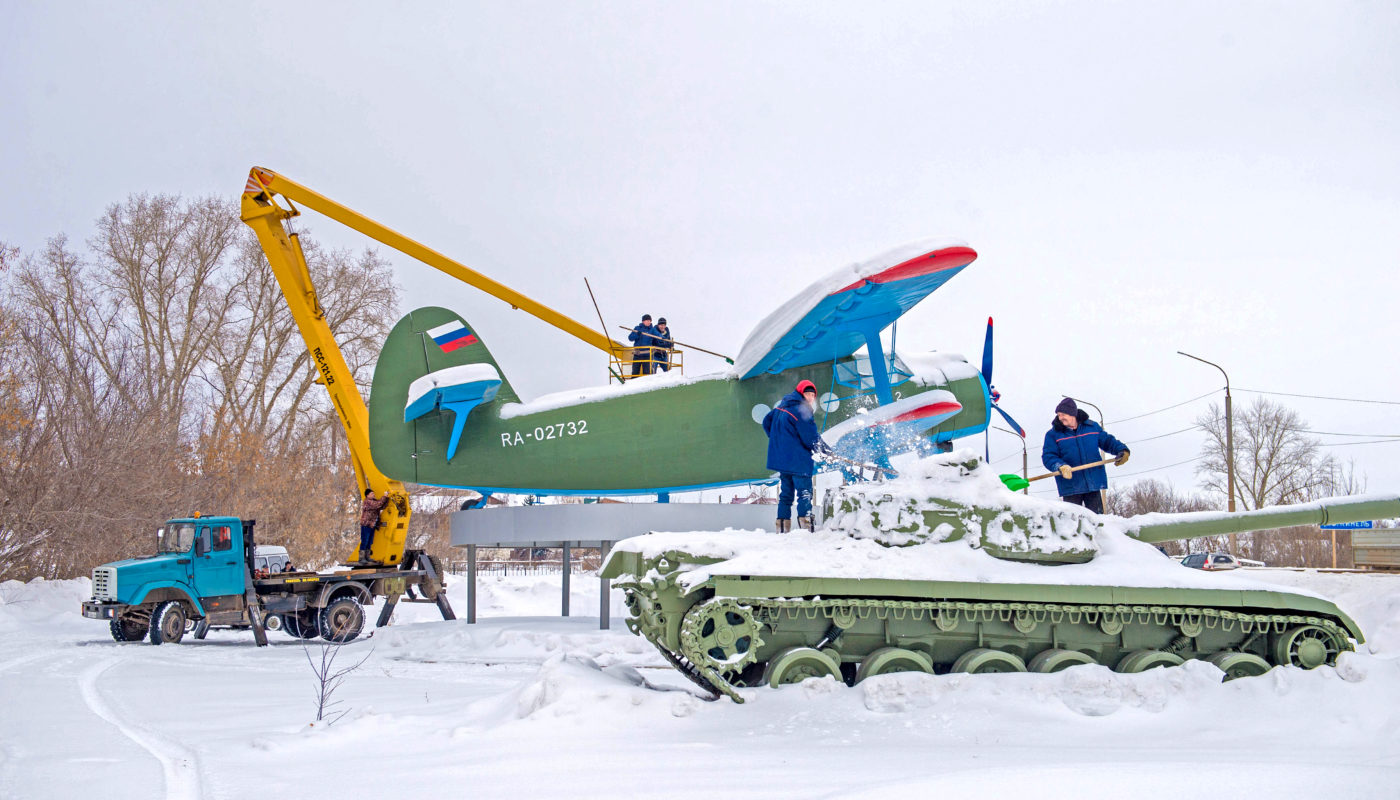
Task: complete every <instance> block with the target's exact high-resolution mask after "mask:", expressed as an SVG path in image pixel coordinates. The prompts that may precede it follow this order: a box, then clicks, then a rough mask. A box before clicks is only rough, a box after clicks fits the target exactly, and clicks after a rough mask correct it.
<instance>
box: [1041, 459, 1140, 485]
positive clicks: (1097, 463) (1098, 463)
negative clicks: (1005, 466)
mask: <svg viewBox="0 0 1400 800" xmlns="http://www.w3.org/2000/svg"><path fill="white" fill-rule="evenodd" d="M1117 460H1118V456H1114V457H1113V458H1105V459H1104V460H1103V461H1095V462H1094V463H1092V464H1080V465H1079V466H1077V467H1070V468H1069V471H1070V472H1078V471H1079V470H1081V469H1089V468H1090V467H1102V466H1103V465H1104V464H1112V463H1113V462H1115V461H1117ZM1059 474H1060V473H1058V472H1047V473H1045V474H1044V475H1037V476H1035V477H1034V478H1031V479H1029V480H1028V481H1027V483H1034V482H1036V481H1038V480H1043V479H1045V478H1053V477H1055V476H1056V475H1059Z"/></svg>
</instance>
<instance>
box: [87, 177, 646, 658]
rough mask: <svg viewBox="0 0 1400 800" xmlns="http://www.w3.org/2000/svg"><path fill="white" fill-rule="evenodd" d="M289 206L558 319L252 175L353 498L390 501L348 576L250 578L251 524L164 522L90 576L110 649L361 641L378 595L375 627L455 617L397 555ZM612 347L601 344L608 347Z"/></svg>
mask: <svg viewBox="0 0 1400 800" xmlns="http://www.w3.org/2000/svg"><path fill="white" fill-rule="evenodd" d="M278 197H281V198H282V199H283V200H284V201H285V202H286V206H285V207H284V206H282V205H279V204H278V203H277V198H278ZM294 200H295V201H297V202H302V203H304V204H306V205H308V206H310V207H311V208H313V209H316V210H319V211H321V212H322V213H325V214H327V215H328V216H329V217H331V218H332V219H334V220H336V221H338V222H341V223H342V224H344V225H346V226H348V227H350V228H353V229H355V230H357V231H360V232H361V233H364V234H366V235H368V236H370V237H371V238H374V239H376V240H377V241H380V242H381V243H383V244H386V245H388V246H390V247H393V248H394V249H396V250H398V251H400V252H402V253H405V254H406V255H409V256H412V257H414V258H418V259H419V260H422V261H424V263H427V264H429V265H430V266H433V267H436V268H438V269H440V270H443V271H444V272H447V273H448V274H450V275H453V276H454V277H457V278H459V279H461V280H464V281H466V282H468V283H471V284H473V285H483V284H484V285H486V286H487V288H488V290H491V291H493V293H494V294H496V295H497V296H498V297H502V298H503V299H507V300H509V301H510V302H511V303H512V305H516V306H517V307H522V308H528V309H530V310H531V311H532V313H536V314H537V315H539V314H545V315H553V316H554V317H560V318H561V319H562V317H561V315H559V314H558V313H557V312H553V311H551V310H549V309H547V308H544V307H543V306H540V305H539V304H538V303H535V302H534V301H532V300H529V299H528V298H525V297H523V296H518V295H517V294H516V293H514V292H511V291H510V290H508V289H506V288H505V287H503V286H500V285H499V284H495V283H494V282H492V281H489V279H487V278H485V277H484V276H482V275H480V274H479V273H476V272H474V271H472V270H470V269H467V268H466V267H464V266H462V265H460V264H457V263H456V262H453V261H450V260H449V259H446V258H445V257H443V256H441V255H440V254H438V253H435V252H434V251H431V250H428V249H427V248H425V247H423V246H422V245H420V244H418V243H417V242H413V241H412V240H409V239H406V238H405V237H403V236H400V235H399V234H396V233H394V232H393V231H390V230H389V229H387V228H385V227H383V226H382V225H379V224H378V223H376V222H374V221H373V220H370V219H368V218H367V217H365V216H363V215H361V214H358V213H356V212H355V211H352V210H351V209H349V208H346V207H345V206H342V205H340V204H339V203H336V202H335V201H333V200H331V199H329V198H327V197H324V196H322V195H320V194H318V193H316V192H314V191H312V190H310V189H308V188H307V187H305V186H302V185H300V184H298V183H296V182H294V181H290V180H288V179H286V178H284V177H282V176H280V175H277V174H276V173H274V172H272V171H270V170H266V169H262V168H260V167H254V168H253V169H252V170H251V171H250V172H249V174H248V181H247V183H246V184H245V185H244V187H243V197H242V206H241V208H242V219H243V222H244V223H245V224H247V225H248V226H249V227H250V228H252V229H253V232H254V233H255V234H256V235H257V237H258V244H259V245H260V246H261V247H262V250H263V254H264V255H265V256H267V261H268V265H269V266H270V267H271V268H272V274H273V276H274V277H276V279H277V285H278V287H279V288H281V290H282V297H283V299H285V300H286V301H287V308H288V310H289V311H290V312H291V314H292V318H293V320H294V321H295V322H296V325H297V329H298V331H299V332H300V333H301V336H302V339H303V341H304V342H305V343H306V349H307V352H308V353H309V354H310V355H311V357H312V359H313V361H314V362H315V368H316V371H317V372H318V373H319V376H318V378H317V383H320V384H321V385H322V386H324V387H325V388H326V392H327V394H328V395H330V400H331V405H332V406H333V407H334V408H335V410H336V413H337V414H338V415H339V417H340V422H341V425H342V426H343V427H344V429H345V437H346V440H347V442H348V445H349V451H350V460H351V464H352V466H353V467H354V471H355V479H356V482H357V484H358V485H359V487H360V490H361V491H362V492H363V491H364V490H366V489H373V490H374V491H375V492H376V493H377V494H378V495H379V496H381V497H387V498H389V499H390V500H391V501H392V502H390V503H388V504H386V505H385V506H384V508H383V509H382V510H381V511H380V512H379V530H378V531H377V532H376V533H375V535H374V537H373V543H372V545H371V546H370V550H369V552H361V550H360V549H359V548H358V547H357V548H356V550H355V554H354V555H353V556H352V557H351V558H350V559H348V561H347V563H346V564H345V565H344V566H347V567H350V569H348V570H345V571H338V572H324V573H308V572H299V573H292V574H288V573H281V574H278V575H275V576H272V577H258V576H256V575H255V573H254V569H253V566H254V551H255V547H256V545H255V542H254V540H253V527H254V524H255V523H254V521H253V520H242V519H239V518H237V517H200V516H198V515H196V516H194V517H192V518H188V519H174V520H170V521H169V522H168V523H167V525H166V527H164V528H161V529H160V534H159V542H160V546H159V547H158V553H157V554H156V555H154V556H147V557H144V558H136V559H127V560H125V561H117V562H113V563H110V564H104V565H102V566H100V567H97V568H96V569H94V570H93V572H92V577H93V596H92V599H91V600H88V601H87V602H85V603H83V607H82V610H83V616H85V617H89V618H92V619H105V620H108V622H109V624H110V626H111V632H112V638H114V639H116V640H118V641H132V640H137V639H140V638H142V637H143V636H148V637H149V638H150V640H151V642H152V643H153V644H161V643H162V642H177V641H179V640H180V639H181V638H182V637H183V636H184V634H185V631H186V629H187V628H190V627H193V628H194V630H195V635H196V636H197V637H198V638H203V636H204V634H205V633H207V632H208V630H209V628H210V627H213V626H229V627H233V628H250V629H252V631H253V635H254V637H255V639H256V640H257V643H258V645H259V646H262V645H265V644H267V633H266V629H268V628H271V629H273V630H276V629H277V628H280V627H284V623H285V628H286V630H287V632H288V633H291V634H292V635H294V636H300V637H302V638H307V639H309V638H312V637H314V636H318V635H319V636H324V637H325V638H326V639H329V640H331V641H336V642H345V641H349V640H351V639H353V638H355V637H356V636H358V635H359V632H360V629H361V628H362V627H363V625H364V609H363V606H364V605H366V604H370V603H373V602H374V598H376V597H384V598H385V601H386V602H385V605H384V608H383V609H382V610H381V612H380V614H379V620H378V623H377V625H378V626H380V627H382V626H384V625H386V624H388V622H389V617H390V616H391V615H392V614H393V610H394V607H395V605H397V603H398V602H399V601H400V598H402V597H404V596H405V595H406V596H407V598H408V600H407V601H408V602H433V603H436V604H437V606H438V609H439V610H440V611H441V612H442V616H443V618H444V619H449V620H450V619H456V617H455V615H454V614H453V613H452V607H451V606H450V605H449V604H448V602H447V593H446V591H445V582H444V579H443V574H442V570H441V565H439V564H438V562H437V560H436V559H434V558H432V557H430V556H428V555H427V554H425V553H422V552H421V551H418V550H410V549H405V542H406V539H407V536H408V521H409V517H410V514H411V510H410V508H409V504H408V492H407V491H406V490H405V489H404V485H403V484H402V483H401V482H399V481H396V480H391V479H390V478H388V477H387V476H385V475H384V473H382V472H380V471H379V469H378V468H377V467H375V465H374V460H373V458H372V457H371V454H370V449H369V432H368V421H369V411H368V410H367V409H366V408H365V401H364V398H363V397H361V396H360V390H359V388H358V386H357V385H356V383H355V375H354V372H353V371H352V370H351V369H350V367H349V365H348V364H346V362H345V356H344V355H343V354H342V353H341V351H340V347H339V346H338V345H337V344H336V341H335V337H334V335H333V333H332V331H331V328H330V325H329V323H328V322H327V321H326V310H325V309H324V308H323V307H322V306H321V301H320V299H319V297H318V296H317V293H316V287H315V284H314V283H313V281H312V278H311V271H310V269H309V268H308V267H307V264H306V256H305V254H304V253H303V252H302V248H301V241H300V239H299V238H298V236H297V234H296V233H293V232H292V231H291V230H290V229H289V227H288V222H289V221H290V220H292V219H293V218H295V217H297V216H298V215H299V214H300V213H301V212H299V211H298V210H297V208H296V206H295V205H292V202H293V201H294ZM566 321H567V322H569V323H571V324H573V325H574V326H576V327H578V329H579V331H581V332H584V333H587V334H588V335H593V334H592V333H591V332H590V331H587V329H585V328H583V327H582V326H579V325H578V324H577V323H573V322H572V321H571V320H566ZM556 324H558V323H556ZM577 333H578V332H576V335H577ZM614 344H615V343H612V342H610V341H609V344H608V345H607V346H609V347H611V346H613V345H614ZM617 346H618V347H620V345H617ZM239 554H241V555H239ZM367 565H372V566H367ZM264 617H266V619H267V625H266V626H264V622H263V620H264Z"/></svg>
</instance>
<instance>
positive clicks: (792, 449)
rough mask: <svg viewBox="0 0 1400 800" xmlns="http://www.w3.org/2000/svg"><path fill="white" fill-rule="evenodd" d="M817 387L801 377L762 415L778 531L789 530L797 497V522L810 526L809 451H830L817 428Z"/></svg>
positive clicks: (809, 527)
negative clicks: (774, 482) (775, 488)
mask: <svg viewBox="0 0 1400 800" xmlns="http://www.w3.org/2000/svg"><path fill="white" fill-rule="evenodd" d="M816 410H817V387H816V386H815V385H814V384H813V383H812V382H811V381H802V382H801V383H799V384H797V388H796V389H795V390H793V391H791V392H789V393H788V394H787V395H785V396H784V397H783V399H782V400H779V401H778V404H777V405H776V406H774V407H773V410H772V411H769V412H768V415H767V416H765V417H764V418H763V432H764V433H766V434H768V468H769V469H772V470H777V471H778V480H779V485H780V488H779V490H778V522H777V530H778V533H787V532H789V531H791V530H792V503H793V500H794V499H796V500H797V526H798V527H799V528H805V529H807V530H812V528H813V525H812V473H813V472H814V471H815V465H814V464H813V463H812V454H813V453H825V452H830V448H829V447H827V446H826V443H825V442H823V441H822V437H821V433H819V432H818V431H817V423H816V422H815V421H814V419H813V417H814V415H815V414H816Z"/></svg>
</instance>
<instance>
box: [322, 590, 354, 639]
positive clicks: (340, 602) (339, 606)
mask: <svg viewBox="0 0 1400 800" xmlns="http://www.w3.org/2000/svg"><path fill="white" fill-rule="evenodd" d="M364 625H365V609H364V607H363V606H361V605H360V601H358V600H356V599H355V598H353V597H337V598H336V599H334V600H332V601H330V603H328V604H326V607H325V608H323V609H321V635H322V636H324V637H326V641H330V642H341V643H344V642H348V641H350V640H351V639H354V638H355V637H356V636H359V635H360V629H361V628H363V627H364Z"/></svg>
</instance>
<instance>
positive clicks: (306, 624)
mask: <svg viewBox="0 0 1400 800" xmlns="http://www.w3.org/2000/svg"><path fill="white" fill-rule="evenodd" d="M282 622H283V623H284V624H283V625H282V630H284V631H286V632H287V635H288V636H291V637H293V638H295V639H315V638H316V637H317V636H320V635H321V632H320V631H319V630H317V628H316V609H314V608H308V609H306V610H305V611H298V612H297V613H295V614H287V615H286V616H284V617H283V618H282Z"/></svg>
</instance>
